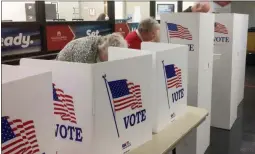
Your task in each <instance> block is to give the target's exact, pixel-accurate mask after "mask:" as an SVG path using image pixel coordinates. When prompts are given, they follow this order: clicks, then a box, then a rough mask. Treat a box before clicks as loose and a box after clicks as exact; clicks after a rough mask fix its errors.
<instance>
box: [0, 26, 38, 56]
mask: <svg viewBox="0 0 255 154" xmlns="http://www.w3.org/2000/svg"><path fill="white" fill-rule="evenodd" d="M1 30H2V31H1V35H2V36H1V42H2V46H1V49H2V51H1V53H2V56H5V55H13V54H23V53H30V52H37V51H41V39H40V27H39V26H36V27H2V28H1Z"/></svg>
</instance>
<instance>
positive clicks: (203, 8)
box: [191, 2, 210, 13]
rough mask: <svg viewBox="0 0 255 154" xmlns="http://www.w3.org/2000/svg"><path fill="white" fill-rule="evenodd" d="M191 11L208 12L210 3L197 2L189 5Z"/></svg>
mask: <svg viewBox="0 0 255 154" xmlns="http://www.w3.org/2000/svg"><path fill="white" fill-rule="evenodd" d="M191 10H192V12H205V13H207V12H209V11H210V4H209V3H208V2H198V3H196V4H195V5H194V6H192V7H191Z"/></svg>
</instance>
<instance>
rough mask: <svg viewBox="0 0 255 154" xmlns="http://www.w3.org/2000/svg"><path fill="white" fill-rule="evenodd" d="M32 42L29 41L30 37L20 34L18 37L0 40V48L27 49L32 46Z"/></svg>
mask: <svg viewBox="0 0 255 154" xmlns="http://www.w3.org/2000/svg"><path fill="white" fill-rule="evenodd" d="M33 43H34V41H33V40H30V36H29V35H28V36H23V34H22V33H19V35H18V36H15V37H12V36H8V37H6V38H2V46H4V47H9V46H13V45H16V46H19V45H21V47H22V48H27V47H28V46H29V45H30V44H33Z"/></svg>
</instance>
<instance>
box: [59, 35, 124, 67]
mask: <svg viewBox="0 0 255 154" xmlns="http://www.w3.org/2000/svg"><path fill="white" fill-rule="evenodd" d="M109 46H113V47H123V48H127V42H126V41H125V39H124V38H123V36H122V35H121V34H119V33H113V34H109V35H106V36H87V37H82V38H79V39H76V40H73V41H71V42H69V43H68V44H67V45H66V46H65V47H64V48H63V49H62V50H61V51H60V52H59V53H58V55H57V57H56V60H58V61H68V62H79V63H97V62H103V61H107V60H108V47H109Z"/></svg>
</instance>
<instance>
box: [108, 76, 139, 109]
mask: <svg viewBox="0 0 255 154" xmlns="http://www.w3.org/2000/svg"><path fill="white" fill-rule="evenodd" d="M108 84H109V87H110V91H111V94H112V98H113V105H114V110H115V112H117V111H121V110H124V109H126V108H129V107H131V109H132V110H134V109H136V108H141V107H142V99H141V88H140V86H139V85H135V84H134V83H133V82H129V81H127V80H126V79H123V80H116V81H111V82H108Z"/></svg>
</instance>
